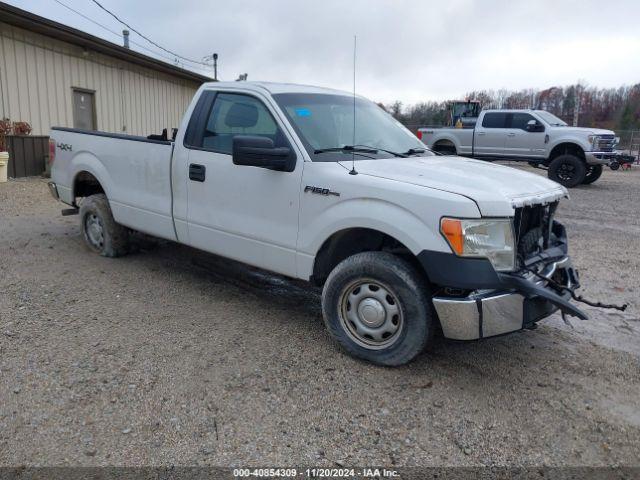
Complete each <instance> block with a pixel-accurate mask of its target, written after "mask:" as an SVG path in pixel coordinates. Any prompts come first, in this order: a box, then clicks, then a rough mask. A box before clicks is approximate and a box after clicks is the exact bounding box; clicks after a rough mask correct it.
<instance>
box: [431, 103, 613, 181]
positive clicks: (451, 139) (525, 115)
mask: <svg viewBox="0 0 640 480" xmlns="http://www.w3.org/2000/svg"><path fill="white" fill-rule="evenodd" d="M461 125H462V124H461ZM465 125H468V126H470V127H472V128H420V129H419V130H418V138H420V139H421V140H422V141H423V143H424V144H425V145H428V146H429V147H431V148H432V149H433V150H434V151H436V152H439V153H445V154H447V155H462V156H466V157H473V158H480V159H489V160H491V159H511V160H526V161H528V162H529V163H531V164H535V165H540V166H542V167H546V168H547V170H548V175H549V178H550V179H552V180H554V181H556V182H558V183H560V184H562V185H564V186H565V187H568V188H571V187H575V186H577V185H580V184H590V183H593V182H595V181H596V180H598V178H600V175H602V166H603V165H606V164H608V163H609V162H610V161H611V160H613V159H615V158H616V156H617V153H618V152H616V150H615V147H616V144H617V139H616V136H615V133H614V132H612V131H611V130H602V129H597V128H578V127H570V126H568V125H567V124H566V123H565V122H564V121H562V120H561V119H559V118H558V117H556V116H555V115H553V114H551V113H549V112H546V111H544V110H484V111H482V112H480V115H479V117H478V119H477V121H476V122H475V123H465Z"/></svg>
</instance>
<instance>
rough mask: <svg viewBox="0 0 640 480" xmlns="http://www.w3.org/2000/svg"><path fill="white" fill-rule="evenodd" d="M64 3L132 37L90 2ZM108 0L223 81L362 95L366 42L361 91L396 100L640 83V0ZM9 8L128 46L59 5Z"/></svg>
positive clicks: (46, 1)
mask: <svg viewBox="0 0 640 480" xmlns="http://www.w3.org/2000/svg"><path fill="white" fill-rule="evenodd" d="M59 1H60V2H62V3H65V4H67V5H69V6H70V7H72V8H74V9H75V10H78V11H79V12H81V13H83V14H84V15H86V16H88V17H90V18H92V19H93V20H95V21H96V22H99V23H101V24H103V25H104V26H106V27H108V28H109V29H111V30H114V31H116V32H119V31H121V30H122V28H123V27H122V25H119V24H118V22H117V21H115V20H114V19H113V18H111V17H109V16H108V15H107V14H106V13H105V12H103V11H101V10H100V9H99V8H98V7H97V6H96V5H95V4H93V3H92V2H91V0H59ZM99 1H100V2H101V3H102V4H103V5H104V6H105V7H107V8H109V9H110V10H112V11H113V12H115V13H116V14H118V15H119V16H120V17H121V18H122V19H123V20H125V21H127V22H129V23H130V24H131V25H132V26H133V27H134V28H136V29H138V30H139V31H141V32H142V33H143V34H145V35H147V36H149V37H150V38H151V39H152V40H154V41H156V42H157V43H159V44H160V45H162V46H164V47H166V48H168V49H169V50H172V51H174V52H176V53H178V54H180V55H183V56H185V57H188V58H192V59H198V60H200V59H201V58H202V57H204V56H205V55H210V54H211V53H212V52H217V53H218V54H219V61H218V62H219V63H218V65H219V70H218V72H219V77H220V78H221V79H223V80H234V79H235V78H237V76H238V74H240V73H245V72H246V73H248V74H249V80H266V81H283V82H294V83H306V84H315V85H322V86H329V87H333V88H340V89H346V90H351V88H352V81H353V77H352V75H353V69H352V62H353V57H352V54H353V36H354V35H357V37H358V50H357V51H358V53H357V57H358V59H357V69H356V71H357V90H358V93H359V94H361V95H364V96H367V97H369V98H371V99H373V100H376V101H382V102H385V103H389V102H392V101H393V100H396V99H398V100H400V101H402V102H404V103H414V102H418V101H422V100H442V99H451V98H456V97H460V96H462V95H463V94H464V93H465V92H467V91H470V90H479V89H500V88H508V89H520V88H529V87H532V88H547V87H550V86H553V85H567V84H570V83H574V82H576V81H578V80H584V81H586V83H587V84H588V85H592V86H600V87H613V86H619V85H623V84H632V83H637V82H640V27H638V22H640V0H609V1H606V2H604V1H602V0H579V1H568V0H567V1H564V0H551V1H547V0H526V1H518V0H512V1H500V0H476V1H473V0H440V1H437V0H429V1H426V0H422V1H421V0H412V1H405V0H369V1H365V0H321V1H316V0H180V1H176V0H170V1H165V0H136V1H132V0H99ZM9 3H11V4H13V5H15V6H17V7H20V8H24V9H26V10H29V11H32V12H34V13H37V14H39V15H42V16H45V17H48V18H51V19H53V20H56V21H58V22H61V23H65V24H67V25H71V26H73V27H76V28H79V29H82V30H84V31H87V32H89V33H92V34H94V35H97V36H100V37H102V38H105V39H107V40H110V41H114V42H116V43H121V39H118V38H117V37H115V36H114V35H112V34H111V33H109V32H107V31H105V30H103V29H102V28H100V27H98V26H96V25H95V24H93V23H91V22H89V21H87V20H85V19H83V18H82V17H80V16H79V15H77V14H75V13H72V12H70V11H69V10H67V9H65V8H64V7H63V6H61V5H60V4H59V3H56V1H55V0H9ZM131 39H132V40H133V41H135V42H138V43H140V44H145V45H147V46H149V47H150V48H154V47H152V46H150V45H148V44H147V43H146V42H145V41H144V40H142V39H141V38H139V37H137V36H136V35H135V34H132V37H131ZM133 48H135V49H137V50H140V49H139V47H137V46H135V45H133ZM141 51H142V52H143V53H147V54H148V53H149V52H147V51H144V50H141ZM208 73H209V74H211V72H208Z"/></svg>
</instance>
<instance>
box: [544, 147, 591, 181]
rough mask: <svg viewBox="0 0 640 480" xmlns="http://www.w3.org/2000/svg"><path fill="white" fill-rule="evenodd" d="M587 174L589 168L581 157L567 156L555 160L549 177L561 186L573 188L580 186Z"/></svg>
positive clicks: (550, 167)
mask: <svg viewBox="0 0 640 480" xmlns="http://www.w3.org/2000/svg"><path fill="white" fill-rule="evenodd" d="M586 173H587V166H586V165H585V163H584V161H583V160H582V159H581V158H580V157H576V156H575V155H570V154H565V155H560V156H558V157H556V158H554V159H553V161H552V162H551V164H550V165H549V171H548V176H549V178H550V179H551V180H553V181H554V182H558V183H559V184H560V185H562V186H564V187H567V188H573V187H576V186H578V185H580V184H581V183H582V182H583V180H584V177H585V175H586Z"/></svg>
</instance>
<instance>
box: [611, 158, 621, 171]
mask: <svg viewBox="0 0 640 480" xmlns="http://www.w3.org/2000/svg"><path fill="white" fill-rule="evenodd" d="M609 168H610V169H611V170H614V171H615V170H618V169H619V168H620V162H617V161H615V160H614V161H613V162H611V163H610V164H609Z"/></svg>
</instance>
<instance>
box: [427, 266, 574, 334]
mask: <svg viewBox="0 0 640 480" xmlns="http://www.w3.org/2000/svg"><path fill="white" fill-rule="evenodd" d="M558 270H564V273H563V274H562V275H561V277H562V278H563V283H564V285H565V286H567V287H573V286H575V284H577V274H576V272H575V270H573V267H572V265H571V260H570V259H569V257H565V258H563V259H561V260H558V261H556V262H553V263H550V264H549V265H547V266H546V267H545V268H544V269H543V270H542V271H541V272H540V275H542V276H543V277H546V278H551V277H552V276H554V275H555V274H556V272H558ZM527 281H529V282H531V283H532V284H534V285H536V286H538V287H546V285H547V283H548V282H547V281H546V280H542V279H540V278H539V277H536V276H534V275H533V274H531V275H530V277H529V278H527ZM562 297H563V298H565V299H567V298H569V297H570V295H569V294H568V293H565V294H564V295H562ZM433 305H434V307H435V309H436V312H437V314H438V318H439V319H440V324H441V326H442V331H443V333H444V336H445V337H446V338H451V339H454V340H476V339H479V338H486V337H493V336H496V335H502V334H504V333H510V332H515V331H517V330H522V329H523V328H526V327H528V326H530V325H533V324H534V323H535V322H537V321H539V320H542V319H543V318H545V317H548V316H549V315H551V314H552V313H554V312H555V311H557V310H558V307H557V306H556V305H554V304H553V303H551V302H549V301H548V300H547V299H544V298H542V297H539V296H535V295H530V294H528V293H524V292H523V293H518V292H517V291H506V292H504V291H502V292H499V291H495V290H490V291H476V292H474V293H472V294H471V295H469V296H467V297H463V298H459V297H434V298H433Z"/></svg>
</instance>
